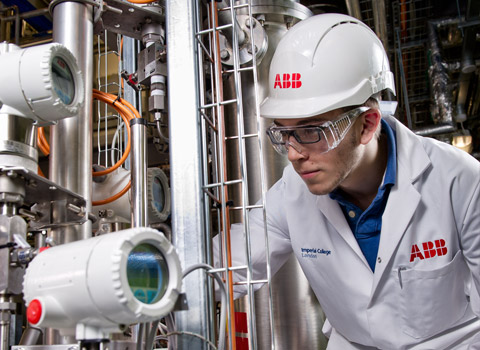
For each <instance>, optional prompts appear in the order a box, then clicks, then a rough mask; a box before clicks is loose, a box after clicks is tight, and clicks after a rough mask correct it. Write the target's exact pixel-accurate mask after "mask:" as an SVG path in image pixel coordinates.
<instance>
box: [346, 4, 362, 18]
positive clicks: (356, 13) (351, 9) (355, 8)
mask: <svg viewBox="0 0 480 350" xmlns="http://www.w3.org/2000/svg"><path fill="white" fill-rule="evenodd" d="M345 4H346V5H347V11H348V14H349V15H350V16H352V17H355V18H358V19H359V20H360V21H361V20H362V12H361V11H360V3H359V0H345Z"/></svg>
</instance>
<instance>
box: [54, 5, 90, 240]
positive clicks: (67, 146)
mask: <svg viewBox="0 0 480 350" xmlns="http://www.w3.org/2000/svg"><path fill="white" fill-rule="evenodd" d="M53 41H55V42H58V43H61V44H63V45H65V46H66V47H67V48H68V49H69V50H70V51H71V52H72V53H73V55H74V56H75V57H76V59H77V61H78V66H79V68H80V70H81V71H82V73H83V78H84V86H85V91H84V94H85V96H84V101H85V103H84V106H83V107H82V108H81V109H80V112H79V114H78V116H76V117H72V118H67V119H63V120H61V121H59V122H58V124H56V125H55V126H53V127H52V128H51V137H50V139H51V155H50V178H51V180H52V181H53V182H55V183H57V184H59V185H60V186H63V187H66V188H67V189H69V190H71V191H73V192H76V193H78V194H80V195H81V196H82V197H84V198H85V199H86V202H87V207H86V212H87V213H88V212H91V210H92V207H91V203H92V202H91V198H92V196H91V188H92V76H93V8H92V6H91V5H87V4H84V3H80V2H60V3H58V4H57V5H56V6H55V7H54V8H53ZM54 214H55V216H54V217H55V219H56V220H57V221H60V222H61V221H62V217H63V215H64V211H63V209H60V208H58V210H56V213H54ZM85 215H87V214H85ZM91 232H92V229H91V222H90V221H88V220H87V221H86V223H84V224H82V225H76V226H73V227H68V229H55V230H52V236H53V238H54V239H55V241H56V242H57V243H65V242H68V241H75V240H78V239H85V238H88V237H90V236H91Z"/></svg>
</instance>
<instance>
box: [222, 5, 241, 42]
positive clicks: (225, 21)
mask: <svg viewBox="0 0 480 350" xmlns="http://www.w3.org/2000/svg"><path fill="white" fill-rule="evenodd" d="M231 1H233V0H224V1H221V2H219V3H218V8H219V9H222V10H223V11H219V13H218V24H219V26H225V28H223V29H222V33H223V35H225V37H226V38H227V40H228V42H230V43H232V42H233V36H234V35H236V37H237V38H236V40H237V42H238V45H239V46H242V44H243V42H244V41H245V32H244V31H243V28H242V27H241V26H240V24H239V23H238V21H237V19H236V17H235V16H234V17H233V18H234V21H236V23H235V25H233V24H232V14H231V12H230V10H229V8H230V5H231ZM225 9H227V10H225Z"/></svg>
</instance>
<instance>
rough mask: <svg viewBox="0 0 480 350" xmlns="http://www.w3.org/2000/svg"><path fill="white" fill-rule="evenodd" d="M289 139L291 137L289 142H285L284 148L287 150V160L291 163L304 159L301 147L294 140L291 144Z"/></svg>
mask: <svg viewBox="0 0 480 350" xmlns="http://www.w3.org/2000/svg"><path fill="white" fill-rule="evenodd" d="M291 138H292V137H290V138H289V140H287V141H286V142H285V147H287V150H288V160H289V161H291V162H293V161H295V160H298V159H301V158H305V155H304V154H303V150H302V147H301V146H300V145H299V144H298V143H297V142H296V141H295V140H294V141H293V142H291V141H290V139H291Z"/></svg>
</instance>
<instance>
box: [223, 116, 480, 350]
mask: <svg viewBox="0 0 480 350" xmlns="http://www.w3.org/2000/svg"><path fill="white" fill-rule="evenodd" d="M385 119H386V121H387V122H388V123H389V124H390V125H391V126H392V127H393V129H394V130H395V131H396V139H397V179H396V184H395V186H393V187H392V189H391V191H390V195H389V198H388V203H387V205H386V208H385V212H384V215H383V219H382V221H383V224H382V231H381V238H380V245H379V249H378V258H377V263H376V266H375V273H373V272H372V271H371V269H370V267H369V265H368V263H367V261H366V259H365V257H364V255H363V253H362V251H361V250H360V248H359V246H358V244H357V242H356V240H355V238H354V236H353V234H352V231H351V229H350V227H349V225H348V223H347V221H346V219H345V217H344V214H343V213H342V210H341V209H340V207H339V205H338V203H337V202H336V201H334V200H332V199H330V197H329V196H328V195H325V196H316V195H313V194H311V193H310V192H309V191H308V189H307V187H306V186H305V184H304V182H303V181H302V179H301V178H300V177H299V176H298V175H297V174H296V173H295V171H294V170H293V168H292V166H291V165H290V166H288V167H286V168H285V171H284V173H283V177H282V179H281V180H280V181H278V182H277V183H276V184H275V185H274V186H273V187H272V188H271V189H270V190H269V191H268V194H267V221H268V232H269V242H270V252H271V266H272V272H273V273H275V272H276V271H277V270H278V269H279V268H280V267H281V265H282V264H283V263H284V262H285V259H287V258H288V256H289V254H290V253H291V252H292V251H293V253H294V254H295V255H296V257H297V259H298V261H299V263H300V265H301V267H302V269H303V271H304V273H305V275H306V277H307V279H308V280H309V282H310V285H311V287H312V289H313V291H314V292H315V294H316V296H317V298H318V300H319V302H320V304H321V306H322V308H323V310H324V312H325V314H326V316H327V319H328V322H329V323H328V322H327V323H326V326H325V327H324V329H327V328H328V326H329V324H331V326H332V327H333V329H330V341H329V346H328V349H335V350H336V349H338V350H347V349H371V348H379V349H422V350H425V349H435V350H437V349H446V348H448V349H473V348H476V347H474V346H473V345H474V343H475V345H476V346H477V347H479V348H480V345H479V344H480V340H479V339H478V338H480V320H479V318H478V316H479V315H480V298H479V295H478V292H477V291H476V290H475V286H476V288H477V289H478V290H480V202H479V198H480V185H479V183H480V163H479V162H478V161H477V160H475V159H474V158H473V157H471V156H470V155H468V154H467V153H465V152H463V151H460V150H457V149H456V148H454V147H452V146H450V145H447V144H444V143H441V142H438V141H436V140H432V139H429V138H422V137H418V136H416V135H415V134H413V133H412V132H411V131H410V130H408V129H407V128H406V127H405V126H403V125H402V124H401V123H399V122H398V121H396V120H395V119H394V118H393V117H387V118H385ZM249 221H250V224H249V227H250V231H251V236H252V244H251V247H252V261H253V267H254V273H253V276H252V277H253V278H254V279H262V278H265V276H266V270H265V263H264V261H265V255H264V254H265V250H264V247H265V244H264V238H263V217H262V213H261V211H260V210H258V211H255V210H253V211H252V212H251V214H250V220H249ZM232 232H233V235H232V236H233V237H232V247H234V249H233V253H234V260H233V265H234V266H236V265H241V264H244V260H243V259H242V257H243V254H242V252H243V251H244V250H243V249H240V248H239V247H241V241H243V239H244V235H243V234H242V232H237V233H235V228H234V229H233V230H232ZM442 240H443V241H442ZM436 241H438V242H437V246H435V243H436ZM424 242H425V243H426V247H427V249H428V252H427V253H425V251H424V249H423V248H424V247H423V243H424ZM428 242H431V243H428ZM412 247H413V248H412ZM415 247H418V251H417V250H416V248H415ZM430 248H431V249H430ZM437 248H438V250H437ZM412 249H413V250H412ZM412 251H413V252H415V253H416V254H415V255H414V259H413V261H410V260H411V258H412ZM419 253H420V254H421V256H422V257H423V259H421V258H420V255H419ZM238 275H239V276H237V278H240V279H242V278H245V274H244V275H243V276H242V273H241V272H240V273H238ZM472 276H473V279H472ZM273 292H275V291H273ZM474 337H476V338H477V339H476V340H474V339H473V338H474ZM469 346H470V347H469Z"/></svg>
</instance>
